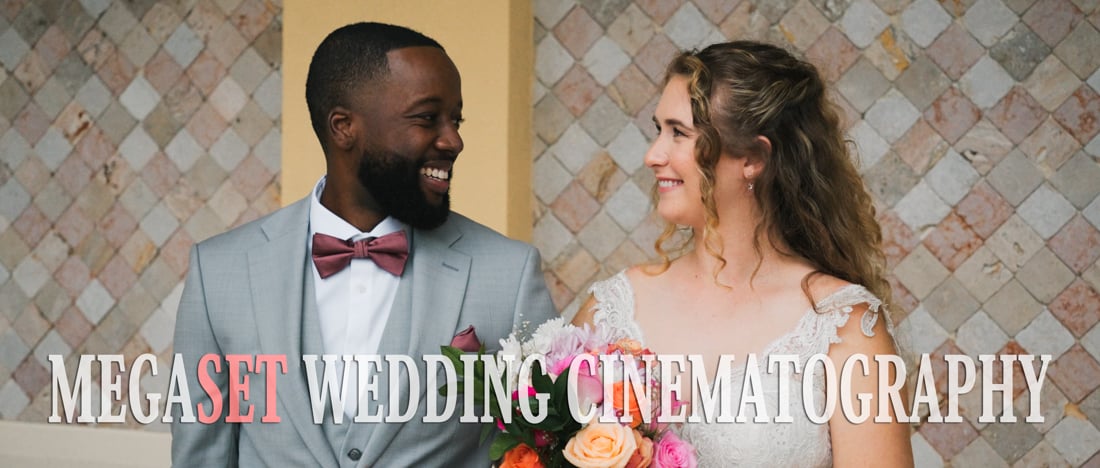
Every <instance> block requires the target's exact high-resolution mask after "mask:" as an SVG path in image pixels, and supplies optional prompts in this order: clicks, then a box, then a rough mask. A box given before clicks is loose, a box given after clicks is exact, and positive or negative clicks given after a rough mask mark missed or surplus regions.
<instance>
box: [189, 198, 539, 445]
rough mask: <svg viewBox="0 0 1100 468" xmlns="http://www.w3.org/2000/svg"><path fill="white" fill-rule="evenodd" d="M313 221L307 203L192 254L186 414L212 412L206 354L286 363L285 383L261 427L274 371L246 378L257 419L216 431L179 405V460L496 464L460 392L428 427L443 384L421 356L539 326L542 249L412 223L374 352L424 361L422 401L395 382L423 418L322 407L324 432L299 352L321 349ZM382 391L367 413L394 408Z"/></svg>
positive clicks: (453, 218) (470, 230) (483, 231)
mask: <svg viewBox="0 0 1100 468" xmlns="http://www.w3.org/2000/svg"><path fill="white" fill-rule="evenodd" d="M308 225H309V199H308V198H306V199H304V200H301V201H298V202H297V203H295V204H293V205H290V206H288V207H286V208H283V209H281V210H279V211H276V212H275V213H272V214H271V215H268V216H267V217H265V218H262V219H259V220H257V221H254V222H252V223H249V224H246V225H244V226H241V227H240V228H237V229H234V230H232V231H230V232H227V233H224V234H221V235H219V236H215V237H213V238H210V239H208V240H206V241H204V242H201V243H199V244H197V245H196V246H195V247H194V248H193V249H192V250H191V267H190V270H189V272H188V274H187V281H186V285H185V287H184V291H183V297H182V299H181V300H180V306H179V312H178V315H177V318H176V331H175V342H174V343H175V352H176V353H181V354H182V356H183V359H184V363H185V365H186V367H187V370H186V374H187V380H188V384H189V387H190V392H191V398H192V403H193V404H192V406H191V408H192V409H194V408H195V406H194V404H195V403H201V404H203V413H209V412H210V411H211V402H210V397H209V396H208V394H207V392H204V391H203V389H202V387H201V385H200V384H199V381H198V379H197V370H196V369H197V367H198V362H199V360H200V358H201V357H202V356H203V355H205V354H208V353H213V354H216V355H218V357H219V358H221V359H223V358H224V356H225V355H227V354H245V355H255V354H276V355H286V359H287V373H286V374H285V375H283V374H279V375H277V377H276V379H277V380H276V382H277V385H276V391H277V396H276V397H275V399H276V400H277V402H276V403H275V405H274V408H275V411H276V412H277V414H278V416H279V417H280V418H281V419H282V421H281V422H279V423H262V422H260V418H261V417H262V416H264V414H265V408H266V407H267V404H266V400H265V398H266V394H265V392H266V391H267V389H266V387H265V376H264V375H260V374H252V375H250V377H249V379H248V386H249V399H248V401H247V402H244V404H242V407H241V413H247V412H248V409H247V408H248V407H247V406H246V405H248V404H250V405H251V406H252V413H253V414H252V417H253V422H252V423H240V424H231V423H225V422H223V421H224V417H222V418H219V421H220V422H217V423H214V424H209V425H208V424H201V423H197V422H196V423H189V424H188V423H180V422H178V419H179V410H178V407H177V408H173V413H174V415H175V417H176V421H177V422H176V423H175V424H173V426H172V462H173V465H175V466H195V467H214V466H249V467H251V466H279V467H285V466H324V467H337V466H340V467H353V466H355V467H365V466H373V467H391V466H393V467H403V466H488V464H489V461H488V457H487V450H488V447H487V445H488V444H485V445H483V446H478V436H479V434H480V429H481V427H480V425H476V424H459V423H458V416H459V415H461V412H462V398H459V399H458V400H459V405H458V408H457V409H456V412H455V415H454V417H452V418H451V419H450V420H449V421H447V422H444V423H423V422H421V421H422V419H421V418H422V416H423V415H424V414H425V411H426V404H425V397H426V396H427V392H435V391H436V389H434V388H433V389H428V388H425V387H426V384H425V376H424V366H423V362H422V361H421V360H420V356H421V355H423V354H438V353H439V347H440V346H441V345H446V344H449V343H450V342H451V339H452V338H453V336H454V335H455V334H456V333H458V332H459V331H461V330H462V329H464V328H465V327H466V326H467V325H474V326H475V327H476V329H477V334H478V336H479V337H480V338H481V340H482V342H483V343H485V344H486V346H487V347H488V348H490V349H493V348H494V347H498V346H499V345H498V340H499V339H501V338H503V337H505V336H507V335H508V334H509V333H510V332H512V331H513V329H517V328H521V327H523V326H524V322H529V324H530V325H528V326H537V325H538V324H539V323H542V322H544V321H546V320H548V319H550V318H551V317H554V316H556V312H555V311H554V307H553V305H552V303H551V302H550V297H549V294H548V293H547V290H546V285H545V282H544V280H543V276H542V274H541V272H540V261H539V255H538V251H536V250H535V249H534V248H532V247H531V246H529V245H527V244H524V243H522V242H518V241H514V240H510V239H507V238H505V237H503V236H501V235H500V234H497V233H496V232H493V231H492V230H490V229H488V228H486V227H484V226H481V225H479V224H477V223H475V222H473V221H471V220H469V219H467V218H465V217H463V216H461V215H458V214H456V213H451V215H450V216H449V218H448V220H447V222H446V223H444V224H443V225H442V226H440V227H439V228H436V229H433V230H419V229H414V230H413V232H412V233H410V235H411V239H410V245H411V249H410V258H409V261H408V264H407V266H406V270H405V272H404V274H403V275H402V277H401V282H400V286H399V287H398V291H397V297H396V299H395V300H394V305H393V309H392V313H391V314H390V318H389V321H388V322H387V324H386V330H385V332H384V336H383V338H382V343H381V344H380V347H379V354H404V355H410V356H411V357H412V358H413V359H414V360H416V361H417V362H418V363H419V364H420V366H419V373H420V379H419V380H420V389H419V395H408V393H409V392H408V390H409V388H408V379H406V378H402V379H400V393H401V396H400V398H401V401H402V405H401V408H404V407H406V404H407V403H406V402H407V401H408V398H409V397H410V396H411V397H412V398H419V400H420V404H419V412H418V413H417V414H416V415H415V416H414V417H413V420H412V421H411V422H408V423H404V424H366V423H353V422H352V421H351V420H350V418H346V417H345V419H344V422H343V424H342V425H339V426H335V425H331V409H326V412H325V414H326V416H325V419H326V421H327V422H328V424H327V425H325V426H322V425H318V424H314V422H313V416H312V412H311V406H310V396H309V392H308V387H307V381H306V377H305V371H304V364H303V362H302V358H301V356H302V355H303V354H322V353H323V350H322V349H321V348H322V344H321V335H320V327H319V325H318V321H317V310H316V301H315V297H314V292H313V279H312V278H313V276H312V274H309V272H310V269H309V268H310V264H309V263H308V262H309V259H308V258H307V255H306V252H307V250H306V246H307V242H308V239H307V237H308V233H309V226H308ZM242 372H243V370H242ZM208 374H209V375H210V376H212V377H213V381H214V383H216V384H217V386H218V387H219V389H220V391H221V396H222V400H223V403H224V404H223V408H222V414H223V415H224V414H227V413H228V401H227V398H228V397H229V395H228V389H229V388H228V387H229V377H228V372H227V366H226V364H225V362H224V360H223V361H222V364H221V372H220V373H214V372H213V370H212V369H211V370H210V371H209V372H208ZM439 375H440V376H442V372H440V373H439ZM439 382H444V380H443V379H442V378H440V380H439ZM352 388H354V385H353V386H352ZM378 388H379V390H380V393H381V395H380V398H379V399H378V400H375V401H372V402H371V403H370V404H369V405H368V408H369V409H370V410H371V411H372V413H373V412H376V411H377V406H378V403H379V401H380V402H381V403H382V404H385V402H386V401H387V400H388V395H389V391H388V389H389V384H388V382H387V380H386V379H385V373H383V375H382V376H381V379H380V381H379V386H378ZM353 394H354V393H353ZM238 398H239V396H238ZM440 403H442V400H440ZM177 406H178V405H177ZM365 409H367V408H365ZM386 411H388V408H386ZM479 413H480V411H479ZM196 414H198V413H196ZM383 414H385V412H383ZM354 452H358V453H354ZM356 455H359V456H358V457H356ZM355 458H358V460H355Z"/></svg>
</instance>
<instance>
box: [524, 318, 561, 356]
mask: <svg viewBox="0 0 1100 468" xmlns="http://www.w3.org/2000/svg"><path fill="white" fill-rule="evenodd" d="M564 329H565V321H564V320H562V318H561V317H558V318H554V319H550V320H547V321H546V323H543V324H542V325H539V328H538V329H537V330H535V333H534V334H533V335H531V339H530V340H528V341H526V342H524V343H523V354H524V355H525V356H530V355H532V354H542V355H545V354H546V353H548V352H550V346H551V345H552V344H553V343H554V340H555V339H557V337H558V335H559V334H560V333H561V331H562V330H564Z"/></svg>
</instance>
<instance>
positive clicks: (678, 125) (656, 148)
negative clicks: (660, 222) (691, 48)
mask: <svg viewBox="0 0 1100 468" xmlns="http://www.w3.org/2000/svg"><path fill="white" fill-rule="evenodd" d="M653 123H654V124H655V125H656V126H657V138H655V139H654V140H653V144H652V145H650V147H649V151H647V152H646V154H645V164H646V166H647V167H649V168H650V169H652V170H653V175H654V176H656V177H657V193H658V195H659V198H658V201H657V213H658V214H660V215H661V217H662V218H664V219H665V221H668V222H670V223H673V224H679V225H683V226H693V227H700V226H702V225H703V202H702V199H701V196H700V194H701V191H700V189H699V182H700V180H701V179H702V175H701V174H700V173H699V166H698V164H696V162H695V141H696V139H697V138H698V132H697V131H696V129H695V124H694V119H693V118H692V115H691V97H690V95H689V94H688V78H687V77H685V76H680V75H673V76H672V77H671V78H669V80H668V84H667V85H665V89H664V91H663V92H662V93H661V99H660V100H659V101H657V110H656V111H655V112H654V115H653Z"/></svg>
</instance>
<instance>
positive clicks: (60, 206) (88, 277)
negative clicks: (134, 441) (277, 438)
mask: <svg viewBox="0 0 1100 468" xmlns="http://www.w3.org/2000/svg"><path fill="white" fill-rule="evenodd" d="M281 10H282V7H281V3H280V2H277V1H274V2H273V1H270V0H240V1H228V2H214V1H199V2H193V1H192V2H133V1H109V0H104V1H79V2H78V1H59V2H52V3H51V4H50V6H48V7H47V6H43V5H42V4H41V3H40V2H26V1H14V2H4V4H3V7H2V11H3V15H4V19H3V20H0V66H2V69H0V101H2V104H0V154H2V157H0V197H2V198H3V200H4V201H3V203H0V205H2V208H0V221H2V222H0V251H3V252H4V255H3V258H2V259H0V301H2V303H3V304H4V309H5V313H4V314H3V316H0V330H2V331H0V354H2V355H3V359H0V369H2V370H0V374H2V375H0V383H2V384H0V399H2V401H3V403H2V404H0V417H3V418H4V419H9V420H26V421H34V422H43V419H42V418H43V416H42V411H43V410H42V408H46V407H48V406H49V398H50V393H49V391H48V388H47V387H48V386H49V384H50V378H49V369H48V362H47V361H45V356H46V355H47V354H62V355H63V356H65V357H66V358H70V357H71V356H74V355H78V354H89V353H103V352H109V353H125V354H126V355H128V356H129V355H133V354H137V353H147V352H152V353H164V352H167V351H168V350H169V349H170V342H171V330H172V327H173V323H172V322H173V320H174V312H175V307H176V303H178V301H179V292H178V289H179V285H180V284H181V281H182V279H183V274H184V272H185V271H186V268H187V252H188V250H189V249H190V247H191V245H192V244H193V243H194V242H196V241H198V240H202V239H204V238H205V237H207V236H209V235H212V234H216V233H219V232H221V231H223V230H225V229H227V228H229V227H232V226H235V225H238V224H241V223H243V222H245V221H248V220H250V219H254V218H255V217H256V216H257V215H259V214H262V213H264V212H267V211H270V210H271V209H273V208H274V207H276V206H277V205H278V204H279V203H278V200H277V197H278V193H279V190H278V178H277V177H276V174H277V172H278V170H279V167H278V165H279V163H278V161H279V154H278V145H277V143H276V144H275V145H272V144H271V143H270V141H269V140H270V138H269V137H267V135H268V134H269V133H270V132H269V130H270V129H272V128H274V129H276V130H275V131H274V141H276V142H277V140H278V130H277V129H278V127H279V125H280V119H279V115H280V111H279V109H280V108H281V99H282V97H281V94H280V92H278V88H279V86H280V83H281V78H280V75H281V71H280V68H281V61H282V59H281V57H280V48H281V46H280V41H281V36H282V26H281V18H280V15H281ZM272 90H274V92H273V91H272ZM265 141H267V143H265ZM261 145H262V146H261ZM272 148H273V149H274V154H273V155H271V154H264V155H262V156H261V155H259V154H256V153H259V152H260V151H262V150H269V149H272ZM261 158H262V160H263V161H264V162H263V163H261V162H260V161H261ZM272 161H274V162H272ZM271 164H274V167H272V166H270V165H271ZM196 233H198V234H200V235H196ZM173 290H177V291H176V292H175V293H174V294H173ZM9 308H11V309H10V310H9ZM161 364H163V362H162V363H161Z"/></svg>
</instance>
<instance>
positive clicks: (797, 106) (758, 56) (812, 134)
mask: <svg viewBox="0 0 1100 468" xmlns="http://www.w3.org/2000/svg"><path fill="white" fill-rule="evenodd" d="M672 76H683V77H686V78H687V79H688V83H689V84H688V93H689V95H690V97H691V111H692V117H693V119H694V126H695V128H696V130H697V132H698V135H699V136H698V139H697V141H696V146H695V160H696V163H697V164H698V166H699V172H700V174H701V175H702V180H701V183H700V190H701V192H702V202H703V206H704V220H705V222H704V226H703V230H702V231H703V232H702V233H695V234H696V235H700V234H701V235H702V239H703V243H702V245H703V248H705V249H706V251H707V252H708V253H710V254H711V255H713V256H715V257H716V258H717V259H718V265H717V267H716V269H715V271H714V272H713V273H714V278H715V281H716V282H717V278H718V271H720V270H721V269H722V268H724V267H725V265H726V260H725V259H724V258H723V256H722V251H723V246H722V240H721V238H719V237H718V236H717V235H716V229H717V227H718V211H717V209H716V204H715V201H714V185H715V166H716V165H717V164H718V160H719V159H720V158H721V157H723V154H725V155H732V156H734V157H741V156H744V155H754V156H757V157H762V158H764V161H765V164H764V169H763V172H762V173H760V174H759V176H757V177H756V178H755V179H754V180H753V183H754V189H753V191H752V193H753V195H754V196H755V198H756V201H757V204H758V206H759V210H760V214H761V219H762V222H761V223H760V224H759V225H758V226H757V228H756V229H757V232H756V240H754V241H753V247H754V248H755V249H756V252H757V253H758V262H757V265H756V269H755V270H754V273H753V275H754V276H755V274H756V271H758V270H759V268H760V264H761V263H762V261H763V260H762V256H759V254H760V253H761V249H760V244H759V242H760V241H759V239H760V238H763V239H766V241H767V242H769V243H770V244H771V246H772V247H773V248H776V249H777V250H778V251H779V252H780V253H782V254H785V255H791V256H797V257H801V258H804V259H806V260H808V261H809V262H810V263H811V265H812V266H813V267H814V268H815V270H816V271H815V272H814V273H812V274H811V275H808V276H807V277H806V278H804V279H803V282H802V289H803V291H805V292H806V295H807V297H810V298H811V303H813V302H814V301H813V298H812V296H811V295H810V294H809V286H808V285H809V280H810V278H811V277H812V276H813V275H814V274H827V275H832V276H835V277H837V278H840V279H842V280H845V281H848V282H851V283H855V284H861V285H864V286H866V287H867V288H868V289H869V290H870V291H871V292H872V293H874V294H875V295H876V296H878V297H879V298H881V299H882V300H883V302H885V303H889V302H890V299H891V294H890V285H889V283H888V282H887V281H886V279H885V270H886V260H885V255H883V252H882V233H881V230H880V228H879V224H878V221H876V219H875V208H874V205H873V203H872V200H871V196H870V195H869V194H868V193H867V190H866V188H865V187H864V184H863V180H862V178H861V177H860V175H859V172H858V171H857V169H856V167H855V164H854V163H853V160H852V152H851V151H850V149H849V143H848V142H847V141H846V140H845V138H844V135H843V132H842V131H841V128H840V117H839V115H838V113H837V111H836V109H835V107H834V105H833V104H832V102H830V101H829V99H828V97H827V96H826V89H825V83H824V81H823V80H822V79H821V76H820V74H818V72H817V69H815V68H814V66H813V65H811V64H809V63H807V62H805V61H803V60H799V59H798V58H795V57H794V56H793V55H791V54H790V53H789V52H787V51H786V50H783V49H782V48H779V47H776V46H773V45H769V44H763V43H758V42H751V41H734V42H727V43H721V44H714V45H711V46H709V47H707V48H705V49H703V50H702V51H692V52H685V53H682V54H680V55H679V56H677V57H676V58H675V59H674V60H673V61H672V63H671V64H670V65H669V67H668V72H667V77H666V82H667V80H668V78H670V77H672ZM757 136H764V137H767V139H768V140H769V141H770V142H771V152H770V153H769V152H767V148H766V147H762V146H761V145H760V144H759V142H758V140H757V138H756V137H757ZM675 232H676V226H673V225H669V226H666V227H665V230H664V232H663V233H662V234H661V236H660V237H659V238H658V239H657V242H656V245H655V247H656V249H657V252H658V254H659V255H661V257H662V259H663V262H664V268H667V267H668V264H669V261H670V260H669V256H668V253H667V252H666V250H665V249H664V244H665V243H666V241H668V240H669V239H671V238H672V237H673V235H674V234H675ZM777 241H781V242H777Z"/></svg>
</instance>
